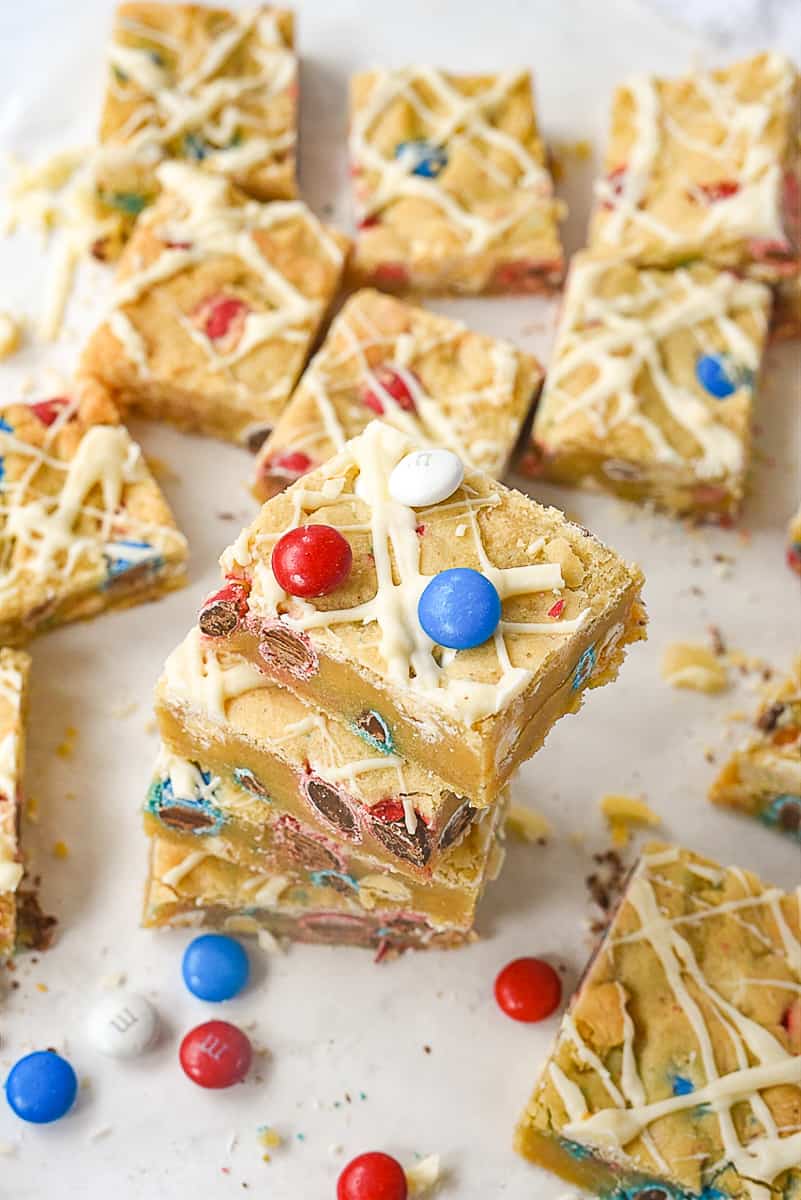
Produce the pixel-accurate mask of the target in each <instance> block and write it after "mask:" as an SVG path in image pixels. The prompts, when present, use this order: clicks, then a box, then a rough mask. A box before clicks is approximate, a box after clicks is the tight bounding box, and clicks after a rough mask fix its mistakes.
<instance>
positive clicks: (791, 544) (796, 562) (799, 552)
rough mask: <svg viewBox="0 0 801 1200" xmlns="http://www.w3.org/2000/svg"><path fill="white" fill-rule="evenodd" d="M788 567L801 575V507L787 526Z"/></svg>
mask: <svg viewBox="0 0 801 1200" xmlns="http://www.w3.org/2000/svg"><path fill="white" fill-rule="evenodd" d="M787 565H788V567H789V568H790V570H791V571H795V573H796V574H797V575H801V505H799V507H798V512H797V513H795V515H794V516H792V517H791V518H790V523H789V525H788V526H787Z"/></svg>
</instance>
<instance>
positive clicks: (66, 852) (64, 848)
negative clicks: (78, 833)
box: [53, 842, 70, 859]
mask: <svg viewBox="0 0 801 1200" xmlns="http://www.w3.org/2000/svg"><path fill="white" fill-rule="evenodd" d="M69 856H70V848H69V846H68V845H67V843H66V842H56V843H55V844H54V846H53V858H61V859H64V858H69Z"/></svg>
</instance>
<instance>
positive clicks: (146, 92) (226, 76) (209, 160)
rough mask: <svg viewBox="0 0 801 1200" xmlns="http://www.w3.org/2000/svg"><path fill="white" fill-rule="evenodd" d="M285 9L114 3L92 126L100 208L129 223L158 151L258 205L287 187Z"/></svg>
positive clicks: (292, 85) (151, 189)
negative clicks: (100, 99) (103, 85)
mask: <svg viewBox="0 0 801 1200" xmlns="http://www.w3.org/2000/svg"><path fill="white" fill-rule="evenodd" d="M293 24H294V22H293V16H292V13H291V12H289V11H287V10H285V9H278V8H273V7H271V6H269V5H261V6H259V7H254V8H251V9H249V10H247V11H241V12H235V11H232V10H229V9H225V8H205V7H203V6H202V5H199V4H151V3H135V2H134V3H128V4H122V5H120V7H119V8H118V9H117V14H116V19H115V25H114V32H113V35H112V40H111V43H110V46H109V55H108V57H109V78H108V86H107V91H106V99H105V106H104V109H103V116H102V119H101V123H100V142H101V147H102V151H101V154H100V156H99V159H98V168H97V188H98V199H99V201H100V203H101V205H103V206H105V207H106V208H110V209H112V210H114V211H118V212H120V213H122V214H123V216H124V217H126V218H128V219H129V220H130V221H131V222H132V221H133V219H134V218H135V216H136V215H137V213H139V212H141V210H142V209H143V208H145V207H146V206H147V205H148V204H149V203H151V202H152V200H153V199H154V197H155V196H156V195H157V193H158V191H159V181H158V179H157V177H156V174H155V168H156V166H157V164H158V163H159V162H161V161H163V159H165V158H170V159H183V160H185V161H187V162H189V163H192V164H193V165H195V166H197V167H198V168H199V169H200V170H202V171H205V172H209V173H212V174H215V175H222V176H224V177H226V178H228V179H230V180H231V181H232V182H233V183H236V184H237V185H238V186H239V187H241V188H243V189H244V190H245V191H247V192H249V193H251V194H252V195H254V196H257V197H258V198H259V199H261V200H275V199H281V200H287V199H292V198H293V197H294V196H295V195H296V194H297V184H296V181H295V146H296V141H297V96H298V79H297V58H296V55H295V54H294V52H293V49H292V44H293V32H294V30H293Z"/></svg>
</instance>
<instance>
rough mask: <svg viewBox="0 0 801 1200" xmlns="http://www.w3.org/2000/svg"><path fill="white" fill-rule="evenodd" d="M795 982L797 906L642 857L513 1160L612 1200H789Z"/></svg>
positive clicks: (794, 1162) (798, 997) (709, 866)
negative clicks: (610, 1194) (522, 1157)
mask: <svg viewBox="0 0 801 1200" xmlns="http://www.w3.org/2000/svg"><path fill="white" fill-rule="evenodd" d="M800 983H801V925H799V903H798V896H796V895H789V894H783V893H782V892H780V891H779V889H778V888H775V887H770V886H768V885H765V884H762V883H761V882H760V881H759V880H758V879H757V878H756V877H755V876H754V875H752V874H750V872H748V871H743V870H740V869H739V868H736V867H732V868H730V869H725V868H722V867H719V866H717V864H715V863H713V862H710V861H708V860H706V859H703V858H701V857H699V856H698V855H696V854H693V853H691V852H689V851H687V850H681V849H679V848H678V847H671V846H659V845H652V846H649V847H647V849H646V852H645V854H644V856H643V858H642V859H641V861H640V863H639V865H638V866H637V867H636V869H635V871H634V873H633V875H632V876H631V878H630V880H629V882H628V885H627V887H626V889H625V892H624V895H623V898H622V901H621V904H620V907H619V909H618V911H617V913H616V914H615V916H614V918H613V920H612V924H611V926H610V928H609V929H608V931H607V932H606V934H605V936H604V938H603V941H602V943H601V945H600V947H599V949H598V951H597V953H596V956H595V958H594V959H593V960H592V962H591V963H590V965H589V967H588V968H587V971H586V972H585V975H584V977H583V979H582V981H581V983H580V985H579V988H578V991H577V993H576V995H575V996H574V998H573V1000H572V1002H571V1005H570V1008H569V1011H568V1013H567V1015H566V1016H565V1018H564V1020H563V1023H562V1027H561V1029H560V1032H559V1035H558V1038H557V1042H556V1046H555V1048H554V1050H553V1052H552V1054H551V1056H550V1058H549V1060H548V1062H547V1063H546V1065H545V1068H544V1070H543V1072H542V1075H541V1077H540V1081H539V1083H538V1085H537V1089H536V1091H535V1093H534V1096H533V1098H532V1100H531V1102H530V1104H529V1106H528V1108H527V1110H526V1112H525V1114H524V1116H523V1119H522V1121H521V1123H520V1125H519V1127H518V1131H517V1139H516V1145H517V1149H518V1150H519V1151H520V1152H521V1153H522V1154H524V1155H525V1156H526V1157H527V1158H530V1159H531V1160H532V1161H533V1162H535V1163H537V1164H539V1165H540V1166H543V1167H547V1168H548V1169H550V1170H552V1171H555V1172H556V1173H557V1174H559V1175H561V1176H563V1177H564V1178H565V1179H567V1180H569V1181H570V1182H572V1183H576V1184H580V1185H583V1186H585V1187H587V1188H588V1189H591V1190H592V1191H593V1192H596V1191H597V1192H602V1191H603V1193H604V1194H607V1193H606V1191H605V1189H606V1188H609V1189H612V1188H614V1189H615V1190H614V1195H615V1197H618V1196H619V1197H621V1200H623V1198H625V1200H633V1198H635V1197H637V1198H639V1200H780V1198H781V1200H796V1198H797V1197H798V1196H799V1195H801V1167H800V1166H799V1163H801V994H800V993H801V987H799V984H800Z"/></svg>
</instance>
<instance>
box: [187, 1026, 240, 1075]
mask: <svg viewBox="0 0 801 1200" xmlns="http://www.w3.org/2000/svg"><path fill="white" fill-rule="evenodd" d="M179 1059H180V1062H181V1066H182V1068H183V1070H184V1073H185V1074H186V1075H188V1076H189V1078H190V1079H191V1080H192V1082H193V1083H196V1084H197V1085H198V1087H203V1088H227V1087H233V1085H234V1084H235V1083H241V1082H242V1080H243V1079H244V1078H245V1076H246V1075H247V1073H248V1071H249V1070H250V1064H251V1062H252V1061H253V1047H252V1046H251V1044H250V1041H249V1039H248V1038H247V1037H246V1035H245V1034H244V1033H243V1032H242V1030H241V1029H237V1027H236V1025H231V1024H229V1022H228V1021H206V1022H205V1023H204V1024H203V1025H198V1026H196V1027H195V1028H194V1029H190V1031H189V1033H188V1034H187V1035H186V1037H185V1038H184V1040H183V1041H182V1042H181V1048H180V1051H179Z"/></svg>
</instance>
